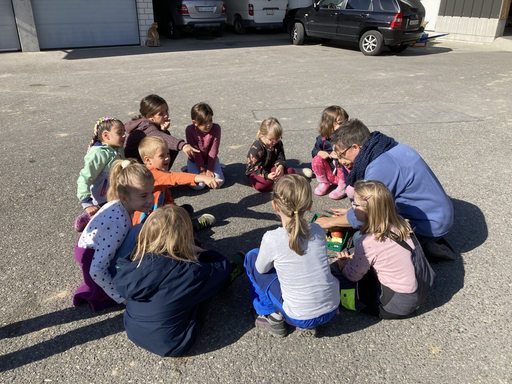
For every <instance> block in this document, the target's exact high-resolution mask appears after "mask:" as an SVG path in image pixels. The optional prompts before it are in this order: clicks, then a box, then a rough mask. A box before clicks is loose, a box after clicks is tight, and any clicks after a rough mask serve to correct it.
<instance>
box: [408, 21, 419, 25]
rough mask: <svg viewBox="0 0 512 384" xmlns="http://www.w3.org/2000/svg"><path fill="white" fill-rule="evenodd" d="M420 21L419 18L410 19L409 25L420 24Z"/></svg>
mask: <svg viewBox="0 0 512 384" xmlns="http://www.w3.org/2000/svg"><path fill="white" fill-rule="evenodd" d="M419 23H420V21H419V20H410V21H409V25H418V24H419Z"/></svg>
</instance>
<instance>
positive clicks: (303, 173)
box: [294, 168, 313, 179]
mask: <svg viewBox="0 0 512 384" xmlns="http://www.w3.org/2000/svg"><path fill="white" fill-rule="evenodd" d="M294 169H295V173H296V174H297V175H301V176H304V177H306V178H308V179H311V178H312V177H313V171H312V170H311V169H309V168H294Z"/></svg>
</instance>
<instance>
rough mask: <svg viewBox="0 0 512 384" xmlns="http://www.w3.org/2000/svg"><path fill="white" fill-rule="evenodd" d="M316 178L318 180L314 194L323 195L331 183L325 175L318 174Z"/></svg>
mask: <svg viewBox="0 0 512 384" xmlns="http://www.w3.org/2000/svg"><path fill="white" fill-rule="evenodd" d="M316 180H317V181H318V187H316V188H315V195H317V196H323V195H325V194H326V193H327V190H328V189H329V187H330V186H331V183H329V180H327V177H325V176H318V177H317V178H316Z"/></svg>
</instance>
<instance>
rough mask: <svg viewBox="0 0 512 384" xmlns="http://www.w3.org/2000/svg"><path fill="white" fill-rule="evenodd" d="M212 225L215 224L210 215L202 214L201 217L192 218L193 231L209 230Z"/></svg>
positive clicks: (213, 218) (213, 217)
mask: <svg viewBox="0 0 512 384" xmlns="http://www.w3.org/2000/svg"><path fill="white" fill-rule="evenodd" d="M213 224H215V216H213V215H210V214H209V213H203V214H202V215H201V216H197V217H193V218H192V226H193V227H194V231H200V230H201V229H206V228H210V227H211V226H212V225H213Z"/></svg>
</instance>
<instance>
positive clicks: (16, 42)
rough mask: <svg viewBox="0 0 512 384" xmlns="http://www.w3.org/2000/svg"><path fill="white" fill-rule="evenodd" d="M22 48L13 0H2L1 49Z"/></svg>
mask: <svg viewBox="0 0 512 384" xmlns="http://www.w3.org/2000/svg"><path fill="white" fill-rule="evenodd" d="M20 48H21V47H20V39H19V38H18V30H17V29H16V21H15V20H14V12H13V10H12V3H11V0H0V51H17V50H19V49H20Z"/></svg>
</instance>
